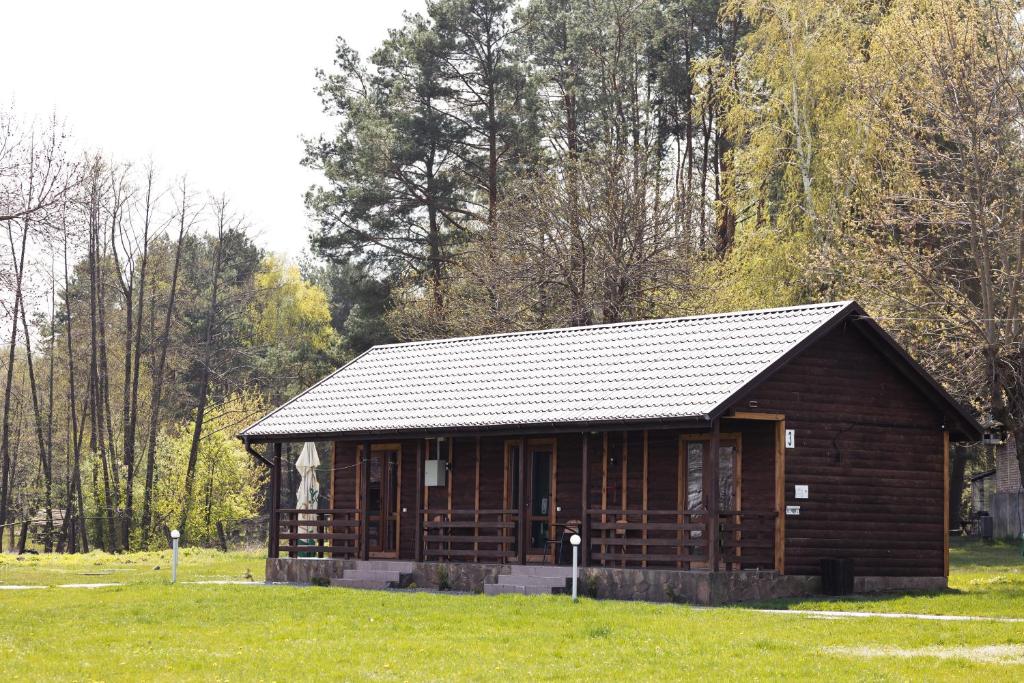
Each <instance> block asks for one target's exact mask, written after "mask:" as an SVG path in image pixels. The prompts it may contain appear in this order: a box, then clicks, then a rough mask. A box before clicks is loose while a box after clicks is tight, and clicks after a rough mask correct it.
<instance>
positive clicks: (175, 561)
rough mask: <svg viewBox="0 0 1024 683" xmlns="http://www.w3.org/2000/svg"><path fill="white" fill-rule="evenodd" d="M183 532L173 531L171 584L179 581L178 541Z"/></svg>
mask: <svg viewBox="0 0 1024 683" xmlns="http://www.w3.org/2000/svg"><path fill="white" fill-rule="evenodd" d="M179 538H181V532H180V531H178V530H177V529H174V530H173V531H171V583H174V582H175V581H177V580H178V539H179Z"/></svg>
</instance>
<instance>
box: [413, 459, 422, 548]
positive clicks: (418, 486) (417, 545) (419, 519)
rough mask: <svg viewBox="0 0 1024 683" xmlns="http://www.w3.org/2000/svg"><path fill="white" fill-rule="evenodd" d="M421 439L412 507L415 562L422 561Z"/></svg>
mask: <svg viewBox="0 0 1024 683" xmlns="http://www.w3.org/2000/svg"><path fill="white" fill-rule="evenodd" d="M423 444H424V442H423V441H417V442H416V502H415V505H416V507H415V508H413V513H415V515H414V516H415V518H416V532H415V536H414V539H415V543H414V544H413V558H414V559H415V560H416V561H417V562H422V561H423V450H424V448H423Z"/></svg>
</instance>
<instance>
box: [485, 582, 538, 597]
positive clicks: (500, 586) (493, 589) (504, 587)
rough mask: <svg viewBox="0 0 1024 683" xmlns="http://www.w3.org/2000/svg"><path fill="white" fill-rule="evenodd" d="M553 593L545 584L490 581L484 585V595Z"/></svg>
mask: <svg viewBox="0 0 1024 683" xmlns="http://www.w3.org/2000/svg"><path fill="white" fill-rule="evenodd" d="M506 593H513V594H516V595H551V589H550V588H547V587H545V586H522V585H520V586H516V585H511V584H507V583H488V584H485V585H484V595H503V594H506Z"/></svg>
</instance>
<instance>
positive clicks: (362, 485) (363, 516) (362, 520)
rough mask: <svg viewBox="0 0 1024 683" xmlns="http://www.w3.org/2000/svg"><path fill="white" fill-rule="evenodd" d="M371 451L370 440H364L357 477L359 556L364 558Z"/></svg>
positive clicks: (367, 538)
mask: <svg viewBox="0 0 1024 683" xmlns="http://www.w3.org/2000/svg"><path fill="white" fill-rule="evenodd" d="M372 452H373V451H372V450H371V449H370V442H369V441H364V442H363V452H362V454H361V460H362V461H363V462H364V466H363V468H362V473H361V474H362V476H361V477H360V478H359V491H360V495H359V498H360V501H361V502H362V506H361V507H360V508H359V556H360V558H362V559H364V560H368V559H370V533H369V531H370V526H369V521H370V520H369V517H370V511H369V509H368V508H367V505H366V501H367V499H368V498H369V497H370V457H371V453H372Z"/></svg>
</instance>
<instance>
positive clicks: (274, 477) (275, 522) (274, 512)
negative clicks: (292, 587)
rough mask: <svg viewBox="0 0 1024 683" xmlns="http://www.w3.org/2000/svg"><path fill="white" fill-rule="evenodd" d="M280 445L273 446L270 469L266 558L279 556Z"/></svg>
mask: <svg viewBox="0 0 1024 683" xmlns="http://www.w3.org/2000/svg"><path fill="white" fill-rule="evenodd" d="M280 509H281V443H280V442H278V443H275V444H274V463H273V465H272V466H271V468H270V534H269V536H268V541H267V542H268V545H269V547H268V548H267V557H271V558H276V557H278V556H279V555H280V551H279V550H278V548H279V546H280V534H281V520H280V515H281V513H280Z"/></svg>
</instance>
